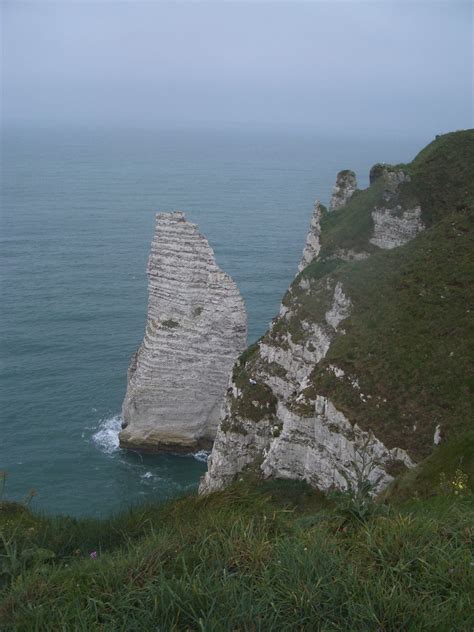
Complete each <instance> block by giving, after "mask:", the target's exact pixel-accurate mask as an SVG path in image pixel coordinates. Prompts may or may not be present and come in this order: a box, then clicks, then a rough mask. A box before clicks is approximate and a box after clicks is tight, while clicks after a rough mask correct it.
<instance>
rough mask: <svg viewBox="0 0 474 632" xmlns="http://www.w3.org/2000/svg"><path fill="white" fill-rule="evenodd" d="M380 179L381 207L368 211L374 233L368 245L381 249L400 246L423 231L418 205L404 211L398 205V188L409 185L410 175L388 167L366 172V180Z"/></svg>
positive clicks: (384, 166)
mask: <svg viewBox="0 0 474 632" xmlns="http://www.w3.org/2000/svg"><path fill="white" fill-rule="evenodd" d="M379 178H383V182H384V191H383V204H380V205H378V206H376V207H375V208H374V210H373V211H372V220H373V223H374V232H373V235H372V237H371V239H370V243H372V244H374V246H378V247H379V248H383V249H384V250H390V249H392V248H396V247H397V246H402V245H403V244H406V243H407V242H408V241H410V240H411V239H413V238H414V237H416V235H417V234H418V233H419V232H420V231H422V230H424V228H425V226H424V224H423V222H422V220H421V206H419V205H414V206H413V207H412V208H404V207H403V205H402V204H401V203H400V195H399V188H400V185H402V184H404V183H405V182H410V176H409V175H408V174H407V173H405V172H404V171H403V170H402V169H398V168H396V167H392V166H390V165H375V166H374V167H372V169H371V171H370V180H371V182H375V180H378V179H379Z"/></svg>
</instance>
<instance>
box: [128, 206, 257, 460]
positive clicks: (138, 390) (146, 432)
mask: <svg viewBox="0 0 474 632" xmlns="http://www.w3.org/2000/svg"><path fill="white" fill-rule="evenodd" d="M147 272H148V279H149V281H148V290H149V300H148V315H147V324H146V331H145V336H144V339H143V343H142V345H141V346H140V348H139V350H138V352H137V353H136V354H135V355H134V356H133V358H132V361H131V364H130V368H129V371H128V384H127V392H126V396H125V401H124V403H123V430H122V432H121V433H120V445H121V447H124V448H133V449H138V450H143V451H152V452H158V451H163V450H171V451H186V452H188V451H191V450H195V449H199V448H201V447H210V445H211V444H212V441H213V439H214V437H215V433H216V429H217V424H218V421H219V413H220V408H221V405H222V400H223V397H224V393H225V389H226V386H227V381H228V378H229V373H230V370H231V368H232V365H233V364H234V362H235V359H236V358H237V356H238V355H239V354H240V353H241V352H242V351H243V350H244V348H245V346H246V338H247V322H246V312H245V306H244V302H243V299H242V297H241V295H240V293H239V291H238V289H237V286H236V284H235V283H234V281H233V280H232V279H231V278H230V277H229V276H228V275H227V274H225V273H224V272H222V270H220V269H219V268H218V266H217V264H216V262H215V259H214V253H213V251H212V249H211V247H210V246H209V243H208V242H207V240H206V238H205V237H204V236H203V235H201V234H200V232H199V230H198V228H197V226H196V225H195V224H192V223H190V222H188V221H187V220H186V218H185V216H184V213H181V212H175V213H161V214H159V215H157V218H156V230H155V235H154V239H153V242H152V245H151V253H150V257H149V262H148V270H147Z"/></svg>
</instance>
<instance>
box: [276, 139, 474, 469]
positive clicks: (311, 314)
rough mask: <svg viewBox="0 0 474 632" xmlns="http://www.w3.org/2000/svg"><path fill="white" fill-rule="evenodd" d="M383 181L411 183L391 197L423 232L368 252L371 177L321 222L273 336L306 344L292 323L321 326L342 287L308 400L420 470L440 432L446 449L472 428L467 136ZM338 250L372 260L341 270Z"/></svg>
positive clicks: (377, 190) (377, 192)
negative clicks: (312, 254)
mask: <svg viewBox="0 0 474 632" xmlns="http://www.w3.org/2000/svg"><path fill="white" fill-rule="evenodd" d="M383 170H384V171H385V172H386V173H388V174H390V173H391V172H392V173H393V172H399V171H400V170H402V171H403V172H404V173H405V174H408V175H409V176H410V178H411V179H410V180H409V181H407V182H404V183H402V184H401V185H400V186H399V187H395V189H394V188H393V187H392V191H391V194H392V193H393V191H394V190H395V194H396V196H397V201H398V202H399V203H400V204H401V205H402V206H405V207H407V208H409V207H410V206H412V205H413V204H420V205H421V207H422V211H423V219H424V222H425V225H426V226H427V228H426V230H425V231H423V232H422V233H420V234H419V235H418V236H417V237H416V238H415V239H413V240H412V241H411V242H409V243H407V244H406V245H404V246H401V247H398V248H395V249H393V250H380V249H378V248H376V247H375V246H372V245H371V244H370V243H369V241H368V240H369V238H370V235H371V234H372V231H373V222H372V217H371V213H372V210H373V209H374V207H375V206H377V205H378V204H382V203H383V197H384V192H386V191H387V188H390V187H391V186H392V185H391V183H390V175H389V176H388V181H387V179H386V178H384V176H383V175H381V176H380V177H378V178H376V179H375V180H374V181H373V183H372V185H371V186H370V187H369V188H368V189H366V190H365V191H360V192H358V193H356V194H355V195H354V197H353V198H352V199H351V200H350V201H349V203H348V204H347V205H346V207H344V208H341V209H340V210H338V211H336V212H333V213H327V214H325V216H324V217H323V220H322V244H323V247H322V251H321V257H320V259H318V260H316V261H314V262H313V263H311V264H310V265H309V266H308V267H307V268H306V269H305V270H303V272H302V273H301V275H299V276H298V277H297V278H296V279H295V282H294V283H293V285H292V287H291V288H290V291H289V292H288V293H287V295H286V296H285V299H284V303H285V305H286V306H288V307H290V309H291V312H292V316H291V318H290V320H289V322H288V321H286V320H284V319H281V320H280V321H279V322H277V325H276V328H275V330H276V331H283V330H285V331H286V332H289V333H291V335H292V339H293V340H299V338H301V337H304V331H303V330H302V329H301V322H302V321H311V320H314V321H315V322H317V321H318V320H319V321H320V320H321V319H322V318H323V316H324V312H325V310H326V309H327V308H328V304H329V303H328V301H331V300H332V298H331V296H332V294H331V291H330V290H328V289H327V288H328V287H332V286H333V285H334V283H335V282H336V281H341V282H342V285H343V287H344V291H345V293H346V294H347V295H348V296H349V297H350V299H351V301H352V304H353V307H352V312H351V316H350V317H349V318H348V319H347V320H345V321H344V325H343V329H344V331H345V334H344V335H338V336H337V338H336V339H335V340H334V341H333V343H332V344H331V347H330V349H329V352H328V354H327V356H326V358H325V359H324V360H323V361H322V362H321V363H320V364H318V365H317V366H315V369H314V372H313V375H312V383H313V385H312V387H311V389H310V390H309V391H308V394H309V395H311V394H316V393H317V394H320V395H326V396H328V397H329V398H330V399H331V400H332V401H333V403H334V404H335V406H336V408H338V409H339V410H340V411H342V412H343V413H345V414H346V416H347V417H348V418H349V419H350V421H351V422H352V423H357V424H358V425H359V426H360V427H362V428H364V429H372V430H373V431H374V432H375V434H376V436H377V437H378V438H380V440H381V441H383V442H384V443H385V445H387V447H390V448H391V447H395V446H398V447H401V448H404V449H406V450H408V452H409V453H410V455H411V456H412V457H413V458H414V459H415V460H419V459H421V458H424V457H425V456H427V455H428V454H429V453H430V452H431V450H432V449H433V437H434V433H435V430H436V428H437V427H438V426H439V428H440V429H441V432H442V434H443V436H444V438H445V439H446V438H447V437H448V436H450V435H462V434H463V433H464V432H467V431H469V430H472V429H473V428H474V425H473V424H474V318H473V315H474V256H473V253H474V177H473V174H474V130H469V131H465V132H454V133H452V134H446V135H444V136H441V137H439V138H437V139H436V140H435V141H433V143H431V144H430V145H428V146H427V147H426V148H425V149H424V150H423V151H421V152H420V153H419V154H418V156H417V157H416V158H415V159H414V160H413V162H411V163H409V164H407V165H397V166H396V167H392V166H390V165H384V166H383ZM338 249H353V250H354V251H359V252H360V251H365V252H370V253H371V256H370V257H369V258H368V259H365V260H362V261H353V262H350V263H348V262H346V261H343V260H341V259H340V258H338V256H337V253H338ZM301 278H305V279H306V280H307V281H308V282H310V284H311V288H310V290H309V291H305V290H302V289H301V287H300V280H301ZM328 280H329V281H330V282H331V283H330V284H329V286H328V283H327V281H328ZM331 284H332V285H331ZM334 365H335V366H337V367H339V368H340V369H342V370H343V371H344V372H345V376H344V377H343V378H340V377H339V378H338V377H336V376H335V374H334V372H333V371H331V370H330V367H331V366H334ZM354 379H356V380H357V381H358V384H359V385H360V390H358V389H355V388H354V386H353V382H354Z"/></svg>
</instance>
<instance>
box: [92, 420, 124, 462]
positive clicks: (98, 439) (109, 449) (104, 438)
mask: <svg viewBox="0 0 474 632" xmlns="http://www.w3.org/2000/svg"><path fill="white" fill-rule="evenodd" d="M121 427H122V417H121V416H120V415H114V416H113V417H108V418H106V419H102V421H101V422H100V423H99V428H98V430H97V432H95V433H94V434H93V435H92V441H93V443H95V445H96V446H97V447H98V448H99V449H100V450H102V451H103V452H105V453H106V454H113V453H114V452H115V451H116V450H118V448H119V437H118V436H119V432H120V430H121Z"/></svg>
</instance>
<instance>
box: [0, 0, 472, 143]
mask: <svg viewBox="0 0 474 632" xmlns="http://www.w3.org/2000/svg"><path fill="white" fill-rule="evenodd" d="M472 40H473V24H472V4H471V2H469V1H467V2H465V1H464V0H446V1H443V0H438V1H434V2H430V1H427V0H425V1H423V2H412V1H410V0H396V1H391V0H378V1H377V0H376V1H372V2H363V1H356V0H353V1H347V2H343V1H336V0H332V1H331V2H318V1H313V2H298V1H294V0H293V1H291V2H282V1H278V2H243V1H238V2H227V1H222V0H221V1H220V2H214V3H213V2H198V1H193V2H181V1H179V0H177V1H174V2H161V1H158V0H157V1H155V2H150V1H149V2H140V1H137V0H135V1H133V2H117V1H113V0H102V1H92V0H83V1H82V2H81V1H76V2H74V1H72V0H63V1H62V2H55V3H54V2H43V1H42V0H36V1H35V2H29V3H26V2H21V1H19V0H15V1H9V0H4V1H3V3H2V70H3V72H2V99H1V105H2V123H3V125H4V126H8V125H37V124H38V125H68V126H72V125H81V124H87V125H95V124H98V125H111V126H139V127H145V128H146V127H164V128H165V127H173V126H176V127H193V126H196V127H199V126H211V127H217V128H219V127H226V126H232V127H237V128H239V127H242V128H246V129H248V128H267V127H268V128H277V129H293V128H294V129H302V130H305V129H311V130H316V131H327V132H334V131H339V132H343V133H349V132H356V133H373V134H380V133H382V132H389V133H400V134H401V133H404V134H411V133H413V132H417V133H420V134H424V133H430V134H434V133H442V132H445V131H449V130H453V129H461V128H466V127H472V126H473V78H472V74H473V54H472V53H473V49H472Z"/></svg>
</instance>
